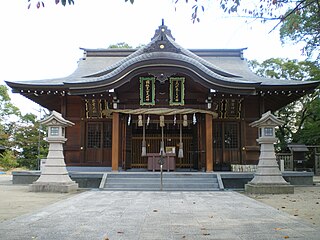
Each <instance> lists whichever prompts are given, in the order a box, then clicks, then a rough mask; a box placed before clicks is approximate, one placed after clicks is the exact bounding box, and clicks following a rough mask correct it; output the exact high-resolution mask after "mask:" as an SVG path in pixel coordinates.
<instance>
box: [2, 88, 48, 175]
mask: <svg viewBox="0 0 320 240" xmlns="http://www.w3.org/2000/svg"><path fill="white" fill-rule="evenodd" d="M39 129H40V130H39ZM39 131H40V137H39ZM44 135H45V130H44V129H43V128H42V126H40V124H39V122H38V121H37V117H36V116H35V115H34V114H31V113H28V114H25V115H22V114H21V112H20V110H19V109H18V108H17V107H16V106H14V105H13V104H12V103H11V99H10V97H9V94H8V89H7V87H6V86H3V85H0V146H2V147H5V148H6V149H15V150H16V157H17V162H18V163H19V166H20V167H27V168H29V169H36V168H37V165H38V158H43V157H44V156H46V154H47V143H46V142H45V141H44V140H43V136H44ZM38 143H40V144H39V145H38ZM38 155H39V156H38Z"/></svg>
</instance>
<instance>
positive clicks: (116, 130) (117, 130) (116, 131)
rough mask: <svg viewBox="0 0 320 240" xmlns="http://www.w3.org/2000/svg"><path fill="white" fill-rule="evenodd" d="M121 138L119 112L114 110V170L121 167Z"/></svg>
mask: <svg viewBox="0 0 320 240" xmlns="http://www.w3.org/2000/svg"><path fill="white" fill-rule="evenodd" d="M119 138H120V127H119V113H116V112H114V113H113V114H112V155H111V157H112V171H118V169H119Z"/></svg>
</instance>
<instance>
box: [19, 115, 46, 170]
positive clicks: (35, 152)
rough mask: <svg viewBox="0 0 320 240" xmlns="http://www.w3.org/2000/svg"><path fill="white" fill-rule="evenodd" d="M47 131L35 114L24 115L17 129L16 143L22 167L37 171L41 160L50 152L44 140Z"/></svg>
mask: <svg viewBox="0 0 320 240" xmlns="http://www.w3.org/2000/svg"><path fill="white" fill-rule="evenodd" d="M45 134H46V131H45V128H44V127H43V126H40V124H39V122H38V121H37V119H36V116H35V115H34V114H26V115H24V116H23V117H22V118H21V120H20V121H19V124H18V126H17V128H16V132H15V135H14V142H15V145H16V147H17V148H18V149H19V150H20V152H19V154H18V160H17V161H18V163H19V165H20V166H21V167H26V168H28V169H37V168H38V164H39V160H40V159H41V158H44V157H45V156H46V155H47V152H48V143H47V142H46V141H44V140H43V136H45Z"/></svg>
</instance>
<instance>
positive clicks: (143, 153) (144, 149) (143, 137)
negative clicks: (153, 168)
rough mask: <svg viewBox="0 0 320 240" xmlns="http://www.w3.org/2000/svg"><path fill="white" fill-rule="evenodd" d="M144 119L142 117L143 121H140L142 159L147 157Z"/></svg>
mask: <svg viewBox="0 0 320 240" xmlns="http://www.w3.org/2000/svg"><path fill="white" fill-rule="evenodd" d="M140 116H141V115H140ZM141 119H142V116H141ZM144 119H145V117H144V115H143V121H142V120H141V122H142V126H143V128H142V149H141V156H142V157H145V156H147V144H146V127H145V124H144Z"/></svg>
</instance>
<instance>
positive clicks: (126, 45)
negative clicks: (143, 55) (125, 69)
mask: <svg viewBox="0 0 320 240" xmlns="http://www.w3.org/2000/svg"><path fill="white" fill-rule="evenodd" d="M108 48H132V47H131V46H130V45H129V44H128V43H125V42H120V43H116V44H111V45H109V47H108Z"/></svg>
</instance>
